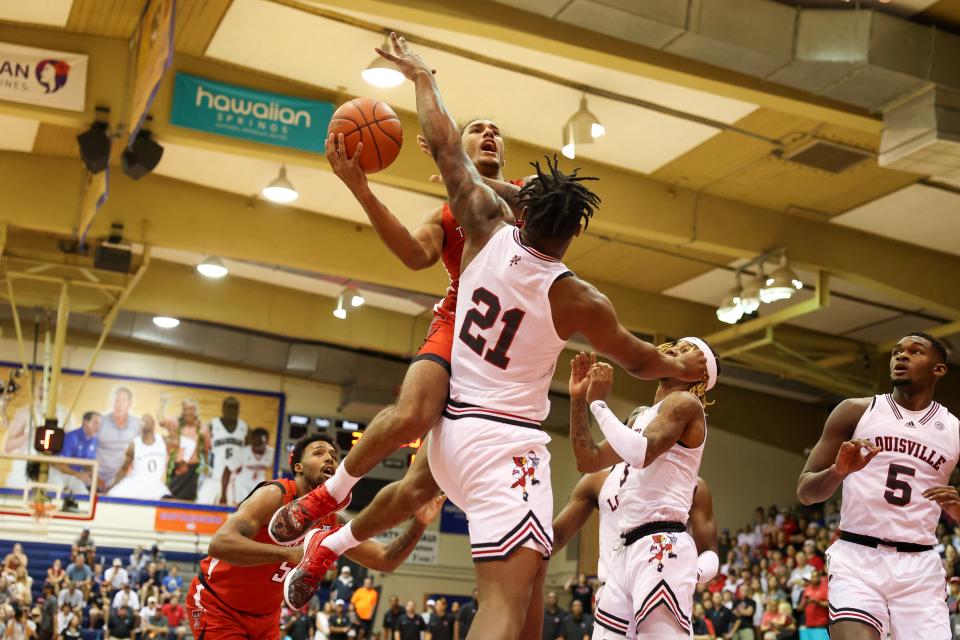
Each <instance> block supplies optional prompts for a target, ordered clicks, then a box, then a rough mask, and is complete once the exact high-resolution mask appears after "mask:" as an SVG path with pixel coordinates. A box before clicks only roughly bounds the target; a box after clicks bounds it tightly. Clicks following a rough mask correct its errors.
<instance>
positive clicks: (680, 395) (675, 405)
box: [587, 362, 703, 468]
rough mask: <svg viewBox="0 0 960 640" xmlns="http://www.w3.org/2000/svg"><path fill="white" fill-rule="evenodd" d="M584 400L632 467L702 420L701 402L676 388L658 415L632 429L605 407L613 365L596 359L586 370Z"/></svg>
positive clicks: (661, 451)
mask: <svg viewBox="0 0 960 640" xmlns="http://www.w3.org/2000/svg"><path fill="white" fill-rule="evenodd" d="M589 378H590V386H589V387H588V388H587V402H589V403H590V410H591V411H592V412H593V415H594V417H595V418H596V419H597V422H598V423H599V424H600V430H601V431H602V432H603V435H604V436H606V438H607V440H606V441H607V442H608V443H609V444H610V446H611V447H613V450H614V451H616V452H617V454H618V455H619V456H620V457H621V458H623V460H624V461H625V462H628V463H629V464H630V465H631V466H634V467H641V468H642V467H646V466H649V465H650V464H651V463H652V462H653V461H654V460H656V459H657V458H659V457H660V456H661V455H662V454H664V453H665V452H666V451H667V450H668V449H669V448H670V447H672V446H673V445H675V444H676V443H677V442H679V441H680V439H681V438H682V437H683V434H684V433H685V432H686V430H687V428H688V427H690V426H691V425H692V424H693V423H694V422H695V421H697V420H702V419H703V405H702V404H700V401H699V400H698V399H697V397H696V396H695V395H693V394H692V393H690V392H688V391H675V392H674V393H671V394H670V395H668V396H667V397H666V399H664V401H663V402H662V403H661V405H660V411H659V412H658V413H657V417H655V418H654V419H653V421H651V422H650V424H649V425H647V427H646V428H645V429H644V430H643V433H642V434H641V433H639V432H637V431H634V430H633V429H631V428H630V427H628V426H627V425H625V424H623V423H622V422H620V420H619V419H617V417H616V416H615V415H613V412H612V411H611V410H610V408H609V407H607V404H606V402H605V401H606V399H607V396H609V395H610V390H611V389H612V388H613V367H611V366H610V365H609V364H607V363H605V362H598V363H597V364H596V365H594V366H593V368H591V369H590V373H589Z"/></svg>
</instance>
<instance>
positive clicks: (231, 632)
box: [184, 578, 279, 640]
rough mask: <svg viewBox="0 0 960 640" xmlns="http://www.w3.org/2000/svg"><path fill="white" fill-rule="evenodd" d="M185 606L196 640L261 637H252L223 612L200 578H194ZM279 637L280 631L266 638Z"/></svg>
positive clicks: (244, 627) (243, 626) (244, 628)
mask: <svg viewBox="0 0 960 640" xmlns="http://www.w3.org/2000/svg"><path fill="white" fill-rule="evenodd" d="M184 605H185V608H186V610H187V620H188V621H189V625H190V631H191V633H193V637H194V638H195V640H213V638H216V639H217V640H219V639H220V638H225V639H226V640H248V639H250V638H259V637H260V636H251V635H250V633H248V629H247V628H246V626H245V625H244V624H243V623H241V622H240V621H238V620H236V619H235V618H234V617H233V616H231V615H229V614H227V613H226V612H224V611H221V610H220V609H219V606H218V605H219V603H217V602H216V601H215V600H214V599H213V598H212V597H211V596H210V594H209V593H208V592H207V590H206V588H205V587H204V586H203V585H202V584H200V581H199V579H198V578H194V579H193V582H192V583H191V584H190V589H189V591H188V592H187V598H186V600H185V601H184ZM251 631H252V629H251ZM278 636H279V629H278V633H277V634H276V635H272V636H266V637H269V638H275V637H278Z"/></svg>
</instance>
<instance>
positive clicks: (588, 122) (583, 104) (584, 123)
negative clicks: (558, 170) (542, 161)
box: [560, 95, 607, 160]
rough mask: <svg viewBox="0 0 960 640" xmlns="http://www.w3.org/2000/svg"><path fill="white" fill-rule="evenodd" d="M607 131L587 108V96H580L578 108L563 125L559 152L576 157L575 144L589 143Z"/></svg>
mask: <svg viewBox="0 0 960 640" xmlns="http://www.w3.org/2000/svg"><path fill="white" fill-rule="evenodd" d="M606 133H607V129H606V127H604V126H603V125H602V124H600V120H599V119H598V118H597V116H595V115H593V113H592V112H591V111H590V109H588V108H587V96H586V95H583V96H581V97H580V108H579V109H577V112H576V113H575V114H573V115H572V116H570V119H569V120H567V124H565V125H564V126H563V147H562V148H561V149H560V153H562V154H563V155H565V156H566V157H568V158H570V159H571V160H573V159H574V158H576V157H577V152H576V150H577V145H581V144H590V143H592V142H593V140H594V138H599V137H600V136H602V135H604V134H606Z"/></svg>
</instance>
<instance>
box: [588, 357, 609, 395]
mask: <svg viewBox="0 0 960 640" xmlns="http://www.w3.org/2000/svg"><path fill="white" fill-rule="evenodd" d="M589 378H590V384H589V386H588V387H587V402H593V401H594V400H606V399H607V396H609V395H610V390H611V389H612V388H613V367H611V366H610V365H609V364H607V363H606V362H598V363H596V364H595V365H593V366H592V367H590V372H589Z"/></svg>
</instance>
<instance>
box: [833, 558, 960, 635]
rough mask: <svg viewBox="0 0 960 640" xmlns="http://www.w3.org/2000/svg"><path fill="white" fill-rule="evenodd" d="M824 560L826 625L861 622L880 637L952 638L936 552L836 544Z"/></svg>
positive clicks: (944, 586)
mask: <svg viewBox="0 0 960 640" xmlns="http://www.w3.org/2000/svg"><path fill="white" fill-rule="evenodd" d="M827 561H828V564H827V577H828V580H829V583H828V584H829V590H828V598H829V600H830V624H835V623H837V622H841V621H853V622H860V623H863V624H865V625H868V626H870V627H873V628H874V629H876V631H877V633H878V634H880V637H881V638H886V637H887V634H888V633H889V634H890V635H892V636H893V637H894V638H896V640H911V639H915V640H950V637H951V633H950V614H949V612H948V611H947V602H946V596H947V591H946V589H947V583H946V574H945V573H944V570H943V565H942V564H941V562H940V556H939V555H938V554H937V552H936V551H932V550H931V551H922V552H919V553H904V552H900V551H897V550H896V549H893V548H891V547H878V548H876V549H874V548H872V547H866V546H863V545H860V544H855V543H853V542H847V541H845V540H837V541H836V542H834V543H833V544H832V545H831V546H830V548H829V549H827Z"/></svg>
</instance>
